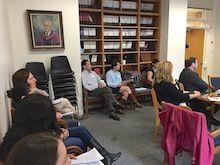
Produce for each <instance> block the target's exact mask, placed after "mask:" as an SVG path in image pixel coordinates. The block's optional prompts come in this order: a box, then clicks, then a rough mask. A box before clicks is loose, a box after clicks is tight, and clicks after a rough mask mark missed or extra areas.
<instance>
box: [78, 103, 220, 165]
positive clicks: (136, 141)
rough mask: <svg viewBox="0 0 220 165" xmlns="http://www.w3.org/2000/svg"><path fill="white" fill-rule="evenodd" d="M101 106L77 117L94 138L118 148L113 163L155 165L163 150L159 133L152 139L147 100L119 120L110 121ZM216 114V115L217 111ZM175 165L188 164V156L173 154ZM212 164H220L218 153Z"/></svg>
mask: <svg viewBox="0 0 220 165" xmlns="http://www.w3.org/2000/svg"><path fill="white" fill-rule="evenodd" d="M103 111H104V110H102V109H96V110H91V111H89V114H90V116H89V119H87V120H83V121H81V125H85V126H86V127H87V128H88V130H89V131H90V132H91V133H92V134H93V136H94V137H96V139H97V140H98V141H99V142H100V143H101V144H103V146H105V148H107V149H108V150H109V151H110V152H113V153H114V152H118V151H120V152H122V156H121V157H120V158H119V159H118V160H117V161H116V162H115V163H113V164H114V165H159V164H162V160H163V151H162V149H161V148H160V135H161V133H162V129H161V131H160V133H159V136H158V138H157V141H156V142H153V141H152V130H153V128H154V127H153V126H154V112H153V108H152V106H151V105H150V103H147V104H145V105H144V107H143V108H142V109H140V110H126V114H125V115H119V116H120V117H121V121H114V120H112V119H109V118H108V115H107V114H106V113H104V112H103ZM217 115H219V116H220V113H219V112H218V113H217ZM176 164H177V165H189V164H190V156H189V155H188V154H185V153H184V154H183V156H181V157H177V158H176ZM213 164H214V165H219V164H220V154H219V155H217V156H215V160H214V163H213Z"/></svg>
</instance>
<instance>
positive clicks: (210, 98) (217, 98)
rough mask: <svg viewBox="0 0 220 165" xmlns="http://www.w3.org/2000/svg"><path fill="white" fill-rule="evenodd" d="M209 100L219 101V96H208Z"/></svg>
mask: <svg viewBox="0 0 220 165" xmlns="http://www.w3.org/2000/svg"><path fill="white" fill-rule="evenodd" d="M208 99H209V100H210V101H220V97H208Z"/></svg>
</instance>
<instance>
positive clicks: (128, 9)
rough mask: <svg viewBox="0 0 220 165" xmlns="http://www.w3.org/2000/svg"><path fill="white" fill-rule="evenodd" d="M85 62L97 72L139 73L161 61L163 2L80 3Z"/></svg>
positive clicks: (110, 0) (98, 0)
mask: <svg viewBox="0 0 220 165" xmlns="http://www.w3.org/2000/svg"><path fill="white" fill-rule="evenodd" d="M79 13H80V41H81V57H82V59H85V58H87V59H90V61H91V63H92V67H93V69H94V70H95V71H96V72H99V73H101V74H102V73H105V72H107V71H108V70H109V69H110V63H111V60H114V59H117V60H119V61H120V62H121V69H122V70H123V71H140V70H141V69H142V68H143V67H146V65H149V64H150V63H151V61H152V59H154V58H159V46H160V45H159V43H160V0H79Z"/></svg>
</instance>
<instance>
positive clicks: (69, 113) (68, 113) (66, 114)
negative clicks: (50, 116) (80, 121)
mask: <svg viewBox="0 0 220 165" xmlns="http://www.w3.org/2000/svg"><path fill="white" fill-rule="evenodd" d="M68 115H73V112H67V113H63V114H62V116H68Z"/></svg>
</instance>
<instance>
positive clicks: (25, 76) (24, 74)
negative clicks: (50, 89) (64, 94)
mask: <svg viewBox="0 0 220 165" xmlns="http://www.w3.org/2000/svg"><path fill="white" fill-rule="evenodd" d="M12 82H13V85H14V87H16V86H18V85H19V84H24V83H25V84H29V85H30V87H31V88H32V89H31V90H32V91H33V92H35V93H39V94H42V95H44V96H47V97H49V94H48V93H47V92H46V91H44V90H41V89H38V88H37V85H36V82H37V80H36V79H35V77H34V75H33V74H32V73H31V72H30V71H29V70H28V69H25V68H23V69H19V70H17V71H16V72H15V73H14V74H13V75H12ZM54 106H55V108H56V110H57V113H56V115H57V118H60V117H61V116H62V113H66V112H73V115H74V117H75V118H80V116H79V112H78V111H76V109H75V108H74V107H73V106H72V105H71V103H70V102H69V100H68V99H66V98H62V99H59V102H57V103H56V104H54Z"/></svg>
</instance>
